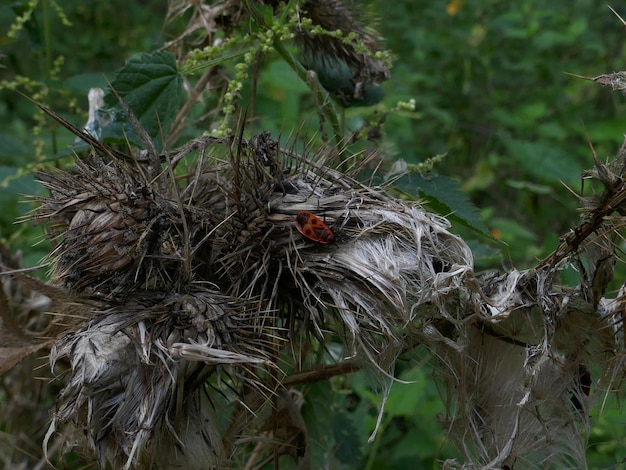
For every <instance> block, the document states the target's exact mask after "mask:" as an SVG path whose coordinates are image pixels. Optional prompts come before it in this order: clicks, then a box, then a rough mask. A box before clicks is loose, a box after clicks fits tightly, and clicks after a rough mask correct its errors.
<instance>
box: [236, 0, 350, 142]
mask: <svg viewBox="0 0 626 470" xmlns="http://www.w3.org/2000/svg"><path fill="white" fill-rule="evenodd" d="M244 3H245V5H246V8H247V10H248V11H249V12H250V15H251V16H252V18H253V19H254V21H255V22H256V23H257V25H259V26H260V27H262V28H264V29H266V30H269V29H271V27H270V26H269V25H268V24H267V23H266V22H265V20H264V19H263V16H262V15H261V14H260V13H259V11H258V10H257V8H256V5H254V3H253V2H250V1H249V0H245V2H244ZM292 4H293V2H290V3H289V6H291V5H292ZM272 46H273V47H274V50H275V51H276V52H278V54H279V55H280V56H281V57H282V58H283V60H284V61H285V62H286V63H287V65H289V67H290V68H291V69H292V70H293V71H294V72H295V73H296V75H298V77H299V78H300V80H302V81H303V82H304V83H306V84H307V86H308V87H309V88H310V89H311V92H313V93H314V94H315V99H316V102H317V103H324V104H323V105H321V106H319V109H320V110H321V112H322V114H323V115H324V117H325V118H326V119H327V120H328V122H329V123H330V127H331V129H332V131H333V134H334V135H335V141H336V143H337V144H339V143H340V142H341V141H342V133H341V126H340V125H339V119H338V118H337V112H336V110H335V107H334V105H333V102H332V99H331V98H330V96H329V95H328V92H326V90H324V88H323V87H322V86H319V85H318V86H317V87H312V86H311V85H310V83H309V82H310V80H309V79H308V77H307V70H306V69H305V68H304V66H303V65H302V64H301V63H300V62H299V61H298V60H297V59H296V58H295V57H294V56H293V55H292V54H291V52H289V51H288V50H287V48H286V47H285V45H284V44H283V42H282V40H281V38H280V37H278V36H277V37H274V40H273V41H272ZM313 88H317V89H313Z"/></svg>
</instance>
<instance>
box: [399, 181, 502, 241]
mask: <svg viewBox="0 0 626 470" xmlns="http://www.w3.org/2000/svg"><path fill="white" fill-rule="evenodd" d="M398 186H399V187H401V188H402V189H403V190H404V191H406V192H408V193H410V194H415V193H417V194H418V195H419V197H420V198H422V199H424V200H426V201H427V202H428V205H429V207H430V208H431V209H433V210H434V211H435V212H437V213H438V214H441V215H443V216H445V217H446V218H447V219H449V220H451V221H452V222H456V223H459V224H461V225H463V226H465V227H467V228H469V229H470V230H472V231H474V232H477V233H479V234H481V235H484V236H486V237H489V238H491V235H490V234H489V229H488V228H487V226H486V225H485V223H484V222H483V221H482V220H481V217H480V212H479V210H478V208H477V207H476V206H475V205H474V204H472V202H471V201H470V200H469V198H468V197H467V195H466V194H465V193H464V192H463V190H462V189H461V186H460V185H459V183H458V182H457V181H456V180H454V179H452V178H449V177H447V176H432V177H429V178H425V177H422V176H419V175H414V174H411V175H406V176H403V177H402V178H400V180H399V181H398Z"/></svg>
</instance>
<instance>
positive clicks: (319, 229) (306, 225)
mask: <svg viewBox="0 0 626 470" xmlns="http://www.w3.org/2000/svg"><path fill="white" fill-rule="evenodd" d="M296 229H297V230H298V232H300V233H301V234H302V235H304V236H305V237H306V238H308V239H309V240H312V241H314V242H316V243H321V244H322V245H328V244H329V243H331V242H332V241H333V239H334V238H335V235H334V234H333V232H332V230H331V229H329V228H328V226H327V225H326V224H325V223H324V222H323V221H322V219H320V218H319V217H318V216H316V215H315V214H311V213H310V212H307V211H300V212H298V215H297V216H296Z"/></svg>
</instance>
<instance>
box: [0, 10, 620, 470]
mask: <svg viewBox="0 0 626 470" xmlns="http://www.w3.org/2000/svg"><path fill="white" fill-rule="evenodd" d="M142 3H144V2H132V1H130V2H129V1H127V0H124V1H122V0H109V1H107V2H102V1H97V0H91V1H85V0H65V1H64V2H62V4H61V3H58V4H57V3H55V2H51V1H49V0H41V1H40V2H39V3H38V5H37V6H36V8H35V9H34V10H33V13H32V15H30V16H29V17H28V18H27V20H26V21H25V22H24V24H23V28H22V29H21V30H20V31H19V32H17V34H16V35H13V34H12V28H14V26H15V24H16V21H17V20H16V19H17V18H18V17H20V16H21V15H22V14H23V13H24V12H25V11H28V9H29V7H28V2H20V1H12V2H3V3H2V4H1V5H0V122H2V124H3V125H2V126H0V184H1V187H2V189H1V190H0V207H1V208H2V210H1V211H0V239H1V240H2V241H3V242H4V243H5V244H6V245H8V246H9V247H10V248H11V249H12V250H14V251H15V250H21V251H22V254H23V263H24V264H25V265H27V266H33V265H36V264H38V263H39V262H40V261H41V258H42V257H43V256H44V255H45V253H46V252H47V251H48V250H49V246H47V245H45V243H39V241H40V240H41V239H42V237H41V233H40V232H39V229H38V228H37V227H33V226H32V225H30V224H16V220H18V219H19V218H20V217H21V216H23V215H25V214H26V213H27V212H28V211H30V210H31V209H32V202H28V198H27V196H32V195H36V194H38V193H40V191H41V188H40V186H39V185H38V183H37V182H36V181H35V177H34V174H33V170H34V169H35V168H37V167H38V166H39V165H42V164H43V165H46V166H51V165H65V164H67V162H68V161H69V160H67V159H66V158H67V157H64V156H62V154H61V152H62V150H63V149H64V148H66V146H67V145H68V144H69V143H71V142H72V141H73V139H74V138H73V136H71V135H70V134H69V133H68V132H67V131H65V130H62V129H59V127H58V126H57V125H56V124H54V123H52V122H51V121H49V120H44V119H43V118H42V116H41V115H40V114H39V113H37V112H36V110H35V108H34V107H33V105H32V104H31V103H29V102H28V101H27V100H26V99H24V98H23V97H22V96H20V95H19V94H17V93H16V92H15V91H14V88H15V87H16V85H19V88H20V89H21V90H22V91H24V92H26V93H27V94H29V95H30V96H33V97H35V98H36V99H41V100H42V101H43V102H45V103H46V104H47V106H49V107H50V108H52V109H54V110H55V111H56V112H58V113H59V114H60V115H62V116H63V117H65V118H66V119H68V120H70V121H71V122H73V123H74V124H76V125H77V126H79V127H82V125H84V123H85V122H86V120H87V98H86V96H87V92H88V90H89V88H91V87H94V86H100V87H103V88H105V87H106V84H107V78H110V77H111V76H112V73H113V72H114V71H115V70H116V69H118V68H119V67H121V66H122V65H123V64H124V61H125V60H126V59H128V58H129V57H130V56H132V55H133V54H137V53H141V52H149V51H153V50H155V49H156V48H158V47H160V46H162V45H163V44H164V43H165V42H166V41H168V40H169V39H171V38H172V37H173V36H175V35H176V34H177V33H180V32H181V29H182V28H183V27H184V24H185V23H184V18H180V19H178V20H175V21H173V22H172V23H170V24H168V25H167V26H165V25H164V23H165V18H166V14H167V3H166V2H164V1H163V2H156V1H153V2H145V3H147V4H148V5H147V6H144V5H143V4H142ZM612 7H613V8H615V10H616V12H617V13H618V14H620V15H621V16H622V17H626V7H624V6H623V5H612ZM355 8H356V10H357V11H360V9H362V10H363V15H364V17H365V18H374V19H376V21H375V25H376V28H377V30H378V31H379V32H380V33H381V35H382V36H383V37H384V39H385V46H386V48H387V49H389V50H390V51H391V52H392V53H393V55H394V57H395V60H394V64H393V68H392V70H391V79H390V80H389V81H387V82H385V83H384V84H383V85H382V86H383V89H384V90H385V98H384V99H383V102H382V104H381V105H379V106H378V107H370V108H348V109H346V110H345V111H344V112H345V125H346V126H347V127H348V128H351V129H358V128H359V127H360V126H362V125H363V124H364V123H365V122H367V121H368V120H370V121H371V120H372V119H373V120H376V119H377V117H378V118H379V117H380V116H381V115H383V114H384V113H385V111H384V109H385V108H386V109H389V108H392V107H394V106H395V105H396V103H397V102H398V101H408V100H410V99H414V100H415V110H414V111H406V110H405V111H397V112H393V113H390V114H389V115H388V116H387V117H386V121H385V124H384V127H383V128H382V135H381V136H380V138H378V139H377V141H376V144H377V145H379V146H380V147H381V152H382V154H381V155H382V157H383V164H382V167H381V168H383V169H384V168H390V167H391V165H392V164H393V162H394V161H395V160H397V159H403V160H404V161H406V162H407V163H409V164H418V163H420V162H423V161H424V160H426V159H428V158H430V157H434V156H436V155H442V154H445V158H443V160H442V161H441V162H440V163H439V164H437V165H436V166H435V168H434V170H433V175H434V176H435V177H437V178H444V179H442V180H440V181H444V182H446V183H444V184H443V188H444V190H447V189H446V188H448V187H449V188H460V190H462V192H463V193H464V194H465V195H466V196H467V198H468V199H469V201H471V203H472V204H473V205H475V207H476V208H477V209H478V211H479V213H480V216H481V218H482V221H483V222H484V223H485V224H486V226H487V227H488V231H489V233H490V235H491V237H492V239H489V238H487V237H481V236H477V235H476V234H475V233H474V232H472V231H468V229H467V227H463V226H459V227H456V226H455V230H458V232H459V233H460V234H461V235H463V236H464V237H465V238H466V240H467V241H468V243H470V244H471V245H472V248H473V250H474V255H475V258H476V268H477V270H488V269H508V268H511V267H513V266H514V267H516V268H517V269H523V268H526V267H530V266H533V265H535V264H536V262H537V260H539V259H542V258H543V257H545V256H546V255H547V254H548V253H550V252H551V251H552V250H553V249H554V248H555V246H556V244H557V242H558V238H559V236H560V235H561V234H563V233H566V232H567V230H568V229H569V228H570V227H572V226H573V225H574V224H575V223H576V222H577V220H578V217H579V214H578V213H577V207H578V201H577V199H576V197H575V196H574V195H573V194H572V193H571V192H570V189H571V190H572V191H575V192H578V193H580V191H581V187H582V180H581V172H582V171H583V170H584V169H587V168H591V167H592V165H593V160H592V152H591V150H590V147H589V142H588V140H587V136H586V133H588V136H589V141H590V142H591V144H592V145H593V147H594V148H595V151H596V153H597V155H598V157H599V158H600V159H601V160H605V159H606V158H608V157H611V156H613V155H615V154H616V153H617V151H618V150H619V148H620V146H621V145H622V143H623V140H624V133H625V132H626V109H625V106H624V103H625V102H626V97H624V96H622V95H620V94H618V93H614V92H611V91H610V90H608V89H606V88H603V87H602V86H601V85H598V84H595V83H593V82H592V81H587V80H582V79H580V78H575V77H573V76H571V75H568V73H570V74H577V75H583V76H587V77H596V76H598V75H601V74H604V73H612V72H614V71H619V70H623V69H626V51H625V50H624V43H625V33H626V27H625V26H624V25H623V24H622V23H621V22H620V20H619V19H618V18H617V16H615V14H614V13H613V12H611V10H610V9H609V8H608V7H607V6H606V5H605V4H604V3H602V2H597V1H593V0H571V1H569V2H543V1H540V0H525V1H522V2H514V3H512V2H508V1H504V0H465V1H463V0H456V1H455V0H450V1H447V2H446V1H441V0H439V1H438V0H421V1H420V2H415V1H414V0H396V1H394V2H389V1H382V0H372V1H368V2H355ZM224 67H225V70H232V64H230V65H225V66H224ZM257 80H258V82H257V91H256V96H255V109H254V115H255V120H254V123H253V124H252V126H253V127H254V128H255V129H262V130H269V131H270V132H272V133H275V134H278V133H282V134H289V133H290V132H293V131H294V129H296V128H298V126H299V125H300V123H301V122H304V123H309V124H306V125H310V127H311V129H312V131H315V127H316V126H315V124H314V123H315V122H316V119H317V115H316V113H315V104H314V102H313V99H312V97H311V94H310V91H309V89H308V88H307V86H306V85H305V84H303V83H302V82H301V81H299V79H298V78H297V76H296V75H295V74H293V72H291V70H290V69H289V68H288V67H287V65H286V64H285V63H284V62H283V61H282V60H281V59H280V58H279V57H278V56H277V55H272V54H270V55H268V56H267V57H266V58H265V59H264V60H263V62H262V63H261V66H260V69H259V71H258V77H257ZM249 93H250V91H249V90H248V91H246V90H244V91H243V97H244V100H245V99H246V98H247V97H249V95H248V94H249ZM216 105H217V102H216V101H215V100H213V101H212V98H211V97H210V96H209V97H207V98H206V101H205V102H204V103H203V104H202V106H203V108H202V109H197V110H196V111H195V114H194V117H195V118H194V120H193V122H191V123H190V124H189V126H188V127H187V129H186V131H185V133H184V134H183V135H182V136H181V139H185V138H189V137H191V136H197V135H199V134H201V133H202V132H204V131H206V130H207V129H208V127H209V125H210V117H209V116H207V110H210V109H211V107H212V106H216ZM447 182H450V183H449V184H453V185H454V186H447V184H448V183H447ZM568 188H569V189H568ZM588 189H589V188H587V190H588ZM450 191H452V189H450ZM415 194H416V193H413V195H415ZM451 208H452V209H455V207H454V205H452V206H451ZM498 241H500V242H501V243H498ZM42 275H45V272H42ZM568 275H569V274H568V273H567V272H565V273H564V275H563V281H564V282H565V283H567V282H568ZM617 278H618V279H617V280H616V281H619V282H618V285H619V284H621V282H623V280H624V275H621V277H620V276H617ZM618 285H616V286H615V288H617V287H618ZM608 295H609V296H611V293H608ZM432 360H434V359H433V358H431V357H430V356H429V355H428V353H427V352H426V351H422V350H420V349H419V348H418V350H417V351H415V354H412V355H411V356H410V357H407V358H406V360H405V361H403V362H402V363H401V364H400V365H399V366H398V370H397V375H398V376H399V378H400V379H403V380H407V381H411V382H412V384H411V385H400V384H398V385H396V386H395V387H394V388H393V390H392V394H391V396H390V398H389V401H388V403H387V408H386V411H387V413H386V416H385V420H384V422H383V428H382V430H381V432H379V438H378V439H377V440H376V441H375V442H374V444H371V445H368V444H367V443H366V440H367V437H368V436H369V433H370V432H371V430H372V429H373V427H374V422H375V418H376V405H377V403H378V398H379V397H378V396H377V395H375V394H373V393H372V392H370V391H369V385H370V384H369V383H368V379H367V377H366V376H364V375H362V374H354V375H352V376H350V377H344V378H342V379H341V380H340V381H337V382H336V383H330V382H329V383H322V384H317V385H314V386H311V388H312V390H310V391H309V392H308V396H311V397H313V399H311V400H310V401H309V402H308V403H307V404H306V405H305V406H307V407H308V409H309V412H310V413H311V415H312V418H311V419H312V420H313V421H318V422H319V429H313V430H312V436H311V437H312V439H319V440H320V446H321V441H322V440H323V439H324V435H325V434H327V433H334V434H335V435H339V434H341V433H342V432H343V431H346V432H345V434H346V435H349V436H352V437H351V439H352V440H346V441H345V445H342V447H341V448H339V449H337V450H336V452H337V455H338V456H341V458H340V459H339V461H341V462H342V463H343V465H344V466H342V467H341V468H370V469H378V468H386V469H387V468H388V469H409V468H411V469H416V468H418V469H419V468H424V469H431V468H439V467H440V466H441V460H442V459H445V458H454V457H455V456H456V453H455V451H454V450H453V449H452V448H451V447H450V446H449V445H448V444H447V443H446V436H445V434H444V433H443V432H442V431H441V427H440V426H439V424H438V422H437V415H438V413H442V412H443V409H444V408H443V405H442V404H441V403H440V402H439V398H438V394H437V386H436V384H435V383H434V381H433V380H431V378H430V375H429V374H430V372H429V366H428V364H429V361H432ZM592 375H593V374H592ZM594 387H595V382H594ZM593 391H594V393H598V394H599V396H600V398H599V400H598V402H599V403H600V404H601V405H603V407H604V409H603V410H602V412H600V407H597V408H596V409H595V410H594V412H593V414H594V418H593V423H594V424H593V427H592V429H591V430H590V447H589V450H588V463H589V467H590V468H593V469H609V468H611V469H612V468H626V466H624V464H623V463H622V461H623V460H625V459H626V432H625V431H624V429H625V426H624V424H626V417H624V416H623V413H622V410H620V408H619V406H618V405H617V401H618V400H616V397H615V396H614V395H609V396H608V399H607V400H605V396H604V394H605V392H606V391H604V390H601V389H600V388H599V387H598V389H596V388H594V389H593ZM338 392H339V393H338ZM6 393H7V392H6V390H5V391H4V392H3V390H2V389H0V403H2V400H3V396H5V394H6ZM328 403H332V406H330V407H329V406H328ZM48 405H49V403H48ZM338 410H339V411H338ZM1 426H2V424H1V423H0V430H2V431H4V432H8V431H11V430H7V429H2V428H1ZM351 430H352V431H354V430H356V431H355V432H352V431H351ZM348 431H350V432H348ZM354 436H358V438H354ZM69 468H73V467H71V466H70V467H69Z"/></svg>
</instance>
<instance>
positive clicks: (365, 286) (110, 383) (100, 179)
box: [37, 133, 472, 467]
mask: <svg viewBox="0 0 626 470" xmlns="http://www.w3.org/2000/svg"><path fill="white" fill-rule="evenodd" d="M102 152H104V154H105V155H103V154H102ZM332 158H340V156H339V155H338V154H337V149H334V148H324V149H320V150H319V151H318V152H314V153H311V154H310V155H309V156H302V155H299V154H296V153H294V152H292V151H290V150H287V149H284V148H282V147H281V146H280V144H279V143H278V142H277V141H275V140H274V139H272V138H271V136H269V135H268V134H267V133H262V134H260V135H258V136H255V137H254V138H252V139H250V141H247V140H245V139H243V138H237V139H231V140H216V139H213V138H210V137H205V138H200V139H196V140H194V141H192V142H189V143H188V144H186V145H185V146H183V147H182V148H180V149H177V150H174V151H173V152H172V153H171V154H170V155H169V156H160V158H159V159H160V160H161V161H162V162H164V163H163V165H164V168H165V171H164V172H162V173H161V175H162V177H161V178H157V177H154V176H152V177H147V176H146V175H148V174H151V175H154V174H155V172H154V169H152V170H150V169H149V168H147V166H148V163H146V162H145V161H143V160H140V159H139V158H134V157H133V156H132V155H128V156H125V157H121V156H120V158H118V156H117V155H116V154H115V153H114V152H108V151H106V149H102V148H101V149H98V148H96V149H94V152H92V153H91V154H90V155H89V156H87V157H86V158H84V159H83V160H79V161H77V162H76V165H75V167H74V168H73V169H72V170H69V171H62V172H59V171H57V172H51V173H48V174H42V175H41V176H40V179H41V180H42V181H43V182H44V184H45V185H46V187H47V188H48V189H49V190H50V191H51V194H50V196H48V197H46V198H44V199H43V200H42V205H41V208H40V210H39V212H38V215H37V218H38V220H39V221H42V222H45V223H49V224H50V227H51V229H52V230H51V232H50V233H51V237H52V238H53V240H54V241H55V242H56V243H57V247H56V248H55V250H54V251H53V252H52V253H51V255H50V259H51V261H52V262H53V263H54V268H53V273H55V279H56V281H57V282H58V283H61V284H62V285H64V286H66V287H68V288H70V289H71V290H72V291H73V292H75V293H77V294H88V295H89V296H91V298H92V300H91V302H95V303H94V304H93V306H92V308H91V310H90V313H89V314H88V316H87V318H86V319H85V321H84V322H83V323H81V324H79V325H77V326H75V327H72V328H71V329H68V330H67V331H66V334H65V335H64V336H63V338H62V339H61V340H60V341H59V342H58V343H57V344H56V346H55V348H54V349H53V352H52V354H51V360H52V363H53V365H54V364H56V363H58V361H59V360H60V359H62V358H63V359H64V360H67V361H68V362H69V365H70V369H69V371H68V373H67V377H66V379H65V380H66V385H65V388H64V389H63V392H62V393H61V395H60V397H59V403H58V410H57V412H56V414H55V418H54V420H53V424H52V426H51V428H50V431H49V435H48V439H47V440H48V441H49V442H52V439H54V436H55V433H56V431H57V430H59V429H62V428H66V427H67V426H68V425H69V424H70V423H73V424H74V425H77V426H78V428H79V429H80V430H81V431H83V432H82V433H81V434H83V435H84V436H86V437H87V441H88V443H89V444H90V447H91V448H92V449H93V450H94V451H95V454H96V457H97V459H98V460H99V461H100V462H101V463H102V464H104V463H105V462H107V461H108V462H112V463H114V464H115V465H121V466H122V465H123V466H126V467H130V466H132V465H135V464H137V463H138V462H143V461H145V460H144V459H145V458H147V457H146V456H147V455H150V453H151V452H153V451H154V452H157V454H156V455H157V456H156V457H155V458H156V459H157V460H159V461H162V462H171V460H168V457H167V453H166V449H171V446H169V447H168V446H167V445H165V442H167V440H168V439H170V440H171V442H177V443H179V444H177V445H179V447H180V450H181V454H180V455H181V457H180V458H181V459H183V460H185V459H186V460H185V461H186V462H187V463H189V464H193V462H196V464H197V461H199V460H202V461H204V462H207V461H209V462H213V463H214V464H215V465H216V466H219V465H220V464H221V462H224V461H225V460H226V459H228V458H229V456H231V455H232V454H233V453H235V454H237V453H238V454H239V455H247V452H248V450H246V446H243V447H241V446H238V445H237V442H239V441H241V440H242V439H244V437H243V436H257V437H258V436H260V435H266V432H267V431H266V430H267V429H268V428H267V426H268V423H267V421H268V420H269V421H276V420H278V419H279V418H278V417H279V416H280V409H282V408H284V406H287V408H288V409H289V410H291V411H290V413H291V414H290V415H289V416H291V418H289V420H288V421H287V422H284V419H283V421H280V420H279V421H280V422H281V423H282V424H281V426H287V427H292V426H295V427H296V428H298V429H301V428H302V426H301V422H302V421H301V417H300V418H298V416H299V408H298V407H297V406H295V407H294V406H293V404H290V403H291V402H290V401H289V400H287V401H286V402H285V403H286V404H285V405H284V406H283V407H282V408H281V406H279V402H281V401H280V399H279V398H280V397H281V396H282V397H283V399H282V400H283V401H285V400H286V398H284V397H286V396H288V395H285V393H286V392H287V388H286V386H285V385H283V381H284V377H285V376H289V374H292V373H298V372H299V367H300V365H302V364H311V365H313V366H314V367H315V366H316V364H315V361H314V360H313V358H312V357H310V355H309V352H310V351H313V350H315V349H318V348H319V347H321V348H325V347H329V346H330V345H331V343H336V342H337V341H340V342H341V343H343V350H342V352H341V356H342V357H346V358H347V357H351V358H352V359H351V360H352V361H353V363H354V364H356V367H367V368H372V369H374V370H376V371H378V373H379V374H381V376H390V375H391V371H392V368H393V363H394V360H395V359H396V358H397V356H398V355H399V354H400V353H401V352H402V351H404V350H406V349H409V348H411V347H412V346H413V345H414V344H415V343H416V342H417V341H419V340H420V338H421V336H422V335H423V331H422V326H423V325H425V324H426V323H428V321H427V319H428V317H430V316H433V315H435V314H436V312H437V310H438V308H439V307H437V306H436V305H437V302H436V301H435V300H436V297H437V295H439V296H441V292H443V290H445V289H449V291H450V292H451V291H452V290H454V289H455V288H458V286H460V285H461V282H460V281H459V280H460V279H462V273H469V272H471V263H472V260H471V252H470V251H469V249H468V247H467V246H466V245H465V244H464V243H463V242H462V240H461V239H460V238H458V237H457V236H454V235H452V234H450V233H449V231H448V228H449V225H448V222H447V221H446V220H445V219H443V218H440V217H438V216H435V215H432V214H429V213H427V212H426V211H425V210H424V209H422V208H421V207H420V206H419V205H418V204H409V203H406V202H403V201H400V200H396V199H394V198H392V197H389V196H388V195H386V194H385V193H384V192H383V191H381V190H373V189H371V188H369V187H367V186H364V185H362V184H360V183H358V182H357V181H356V180H355V179H353V178H352V177H351V176H348V175H346V174H344V173H340V172H337V171H335V170H333V169H332V167H331V166H330V165H329V163H331V162H330V161H329V159H332ZM194 159H195V164H193V163H192V162H193V161H194ZM183 160H186V163H188V164H187V165H186V168H187V170H184V171H183V170H181V171H180V174H179V175H175V173H174V171H173V170H174V168H173V167H169V169H168V168H167V167H166V165H165V162H167V161H175V162H180V161H183ZM300 211H310V212H311V213H313V214H315V215H316V216H317V217H319V218H320V220H324V222H325V223H326V224H328V226H329V227H330V230H332V232H333V233H334V240H333V242H332V243H329V244H319V243H316V242H315V241H314V240H311V239H309V238H306V237H303V235H302V234H301V233H300V232H298V231H297V229H296V216H297V214H298V213H299V212H300ZM455 286H456V287H455ZM436 288H440V289H441V292H439V294H437V293H436V292H435V289H436ZM58 313H59V314H60V315H63V312H58ZM317 365H321V366H324V365H326V364H325V363H322V364H317ZM129 371H132V373H129ZM202 397H205V398H202ZM277 400H278V401H277ZM206 407H210V408H212V409H213V410H214V411H211V412H209V411H207V409H206ZM213 412H215V413H218V414H220V415H222V416H230V417H231V419H230V421H228V423H229V424H227V425H226V427H224V425H223V421H220V420H217V419H213V418H207V419H204V418H203V419H201V420H198V421H195V417H196V416H205V417H206V416H209V415H212V413H213ZM250 412H253V414H250ZM298 423H300V424H298ZM188 432H189V433H192V434H193V433H197V434H198V435H199V436H200V438H198V439H195V438H194V440H193V442H194V443H195V444H194V446H195V445H196V444H197V446H200V448H201V449H204V450H198V449H197V448H196V449H195V450H193V451H191V450H189V449H187V450H185V449H186V447H187V446H186V445H185V444H184V443H185V442H187V441H186V439H187V437H189V435H188V434H187V433H188ZM305 434H306V433H305V432H304V434H302V435H303V436H304V435H305ZM168 436H169V437H168ZM183 436H185V437H183ZM286 436H287V435H283V438H286ZM277 439H278V435H277V434H273V433H272V437H271V439H269V440H268V441H263V442H264V444H263V445H264V447H263V452H261V454H262V455H263V456H265V457H263V458H266V457H267V455H272V453H275V452H280V449H281V446H280V442H278V441H277ZM244 440H245V439H244ZM299 442H300V443H299V444H298V445H297V446H296V447H297V448H300V449H301V450H300V451H298V452H296V453H295V454H294V455H296V456H300V457H302V458H304V456H306V455H307V447H306V439H305V441H299ZM261 454H260V455H261ZM253 455H257V454H256V453H253ZM198 459H199V460H198ZM207 459H208V460H207Z"/></svg>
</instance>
